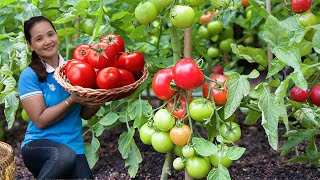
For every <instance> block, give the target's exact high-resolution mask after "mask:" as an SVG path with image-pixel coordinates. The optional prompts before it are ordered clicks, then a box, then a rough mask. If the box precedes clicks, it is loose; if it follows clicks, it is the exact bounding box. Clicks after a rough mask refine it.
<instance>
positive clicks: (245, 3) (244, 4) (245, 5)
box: [241, 0, 250, 7]
mask: <svg viewBox="0 0 320 180" xmlns="http://www.w3.org/2000/svg"><path fill="white" fill-rule="evenodd" d="M241 4H242V6H243V7H248V6H249V5H250V2H249V0H241Z"/></svg>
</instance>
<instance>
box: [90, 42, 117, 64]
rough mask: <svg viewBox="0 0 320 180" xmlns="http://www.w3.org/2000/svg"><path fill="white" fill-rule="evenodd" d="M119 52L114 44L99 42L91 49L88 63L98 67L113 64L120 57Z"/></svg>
mask: <svg viewBox="0 0 320 180" xmlns="http://www.w3.org/2000/svg"><path fill="white" fill-rule="evenodd" d="M117 53H118V52H117V51H115V49H114V47H113V46H110V45H108V44H106V43H103V42H99V43H97V44H94V45H93V46H92V47H91V49H90V50H89V55H88V63H89V64H90V65H91V66H93V67H94V68H97V69H103V68H106V67H110V66H113V65H114V64H115V62H116V60H117V57H118V54H117Z"/></svg>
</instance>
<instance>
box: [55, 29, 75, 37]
mask: <svg viewBox="0 0 320 180" xmlns="http://www.w3.org/2000/svg"><path fill="white" fill-rule="evenodd" d="M77 32H78V31H77V30H76V29H75V28H63V29H58V30H57V33H58V36H59V37H61V36H68V35H73V34H76V33H77Z"/></svg>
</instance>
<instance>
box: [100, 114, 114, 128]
mask: <svg viewBox="0 0 320 180" xmlns="http://www.w3.org/2000/svg"><path fill="white" fill-rule="evenodd" d="M118 118H119V115H118V114H116V113H114V112H109V113H108V114H106V115H105V116H104V117H102V119H101V120H100V121H99V123H100V124H102V125H104V126H110V125H112V124H114V123H115V122H117V120H118Z"/></svg>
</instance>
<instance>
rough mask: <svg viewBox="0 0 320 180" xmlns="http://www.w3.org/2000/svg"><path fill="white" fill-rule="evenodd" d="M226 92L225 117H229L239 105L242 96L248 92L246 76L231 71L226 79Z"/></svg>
mask: <svg viewBox="0 0 320 180" xmlns="http://www.w3.org/2000/svg"><path fill="white" fill-rule="evenodd" d="M227 87H228V89H229V90H228V94H227V104H226V105H225V109H224V110H225V119H227V118H229V117H230V116H231V115H232V114H233V113H234V112H235V111H236V109H237V108H238V107H239V105H240V103H241V100H242V98H243V97H245V96H247V95H248V94H249V92H250V82H249V81H248V79H247V76H245V75H240V74H238V73H237V72H233V73H232V74H230V75H229V77H228V80H227Z"/></svg>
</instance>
